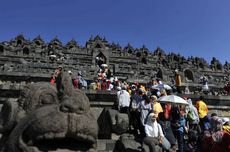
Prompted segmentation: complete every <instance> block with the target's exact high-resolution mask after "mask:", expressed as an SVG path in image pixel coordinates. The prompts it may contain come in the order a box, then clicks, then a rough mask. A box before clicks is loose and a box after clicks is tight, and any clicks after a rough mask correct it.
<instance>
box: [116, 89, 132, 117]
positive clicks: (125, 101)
mask: <svg viewBox="0 0 230 152" xmlns="http://www.w3.org/2000/svg"><path fill="white" fill-rule="evenodd" d="M117 101H118V110H119V111H120V112H121V113H127V114H129V105H130V95H129V93H128V92H127V91H126V88H125V87H122V88H121V90H120V91H118V92H117Z"/></svg>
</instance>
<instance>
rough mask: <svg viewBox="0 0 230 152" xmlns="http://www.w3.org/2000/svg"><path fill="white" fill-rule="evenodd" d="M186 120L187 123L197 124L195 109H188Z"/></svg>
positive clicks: (197, 118)
mask: <svg viewBox="0 0 230 152" xmlns="http://www.w3.org/2000/svg"><path fill="white" fill-rule="evenodd" d="M187 119H188V121H189V123H195V124H198V123H199V117H198V116H197V115H196V114H195V109H193V108H189V111H188V114H187Z"/></svg>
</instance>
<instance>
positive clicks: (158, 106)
mask: <svg viewBox="0 0 230 152" xmlns="http://www.w3.org/2000/svg"><path fill="white" fill-rule="evenodd" d="M150 102H151V104H152V109H153V112H154V113H155V114H156V118H158V115H159V113H161V112H163V109H162V106H161V104H160V103H159V102H157V96H155V95H151V96H150Z"/></svg>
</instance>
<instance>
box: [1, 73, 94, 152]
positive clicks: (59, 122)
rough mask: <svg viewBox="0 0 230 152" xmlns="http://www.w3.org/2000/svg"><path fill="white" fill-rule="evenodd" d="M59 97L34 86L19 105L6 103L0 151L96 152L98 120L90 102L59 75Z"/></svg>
mask: <svg viewBox="0 0 230 152" xmlns="http://www.w3.org/2000/svg"><path fill="white" fill-rule="evenodd" d="M60 92H61V97H58V96H57V95H58V92H57V90H56V88H55V86H51V85H50V84H49V83H34V84H30V85H29V86H27V87H26V89H25V90H24V91H23V92H22V93H21V97H20V98H19V99H18V102H13V101H6V102H5V103H4V104H3V107H2V110H1V113H0V116H1V119H0V120H1V121H0V133H1V134H2V138H1V141H0V146H1V151H4V152H40V151H63V150H64V151H95V150H96V139H97V134H98V126H97V121H96V119H95V118H94V116H93V114H92V112H91V110H90V104H89V99H88V98H87V96H86V95H85V94H84V93H83V92H81V91H80V90H74V89H73V86H72V82H71V79H70V77H69V75H68V73H63V74H62V87H61V90H60Z"/></svg>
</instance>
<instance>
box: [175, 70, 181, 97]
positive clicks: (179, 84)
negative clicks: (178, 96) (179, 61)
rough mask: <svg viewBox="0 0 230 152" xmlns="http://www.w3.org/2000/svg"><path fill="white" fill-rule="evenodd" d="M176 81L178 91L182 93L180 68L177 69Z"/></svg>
mask: <svg viewBox="0 0 230 152" xmlns="http://www.w3.org/2000/svg"><path fill="white" fill-rule="evenodd" d="M175 82H176V88H177V93H182V92H181V84H182V82H181V75H180V73H179V71H178V69H176V70H175Z"/></svg>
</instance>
